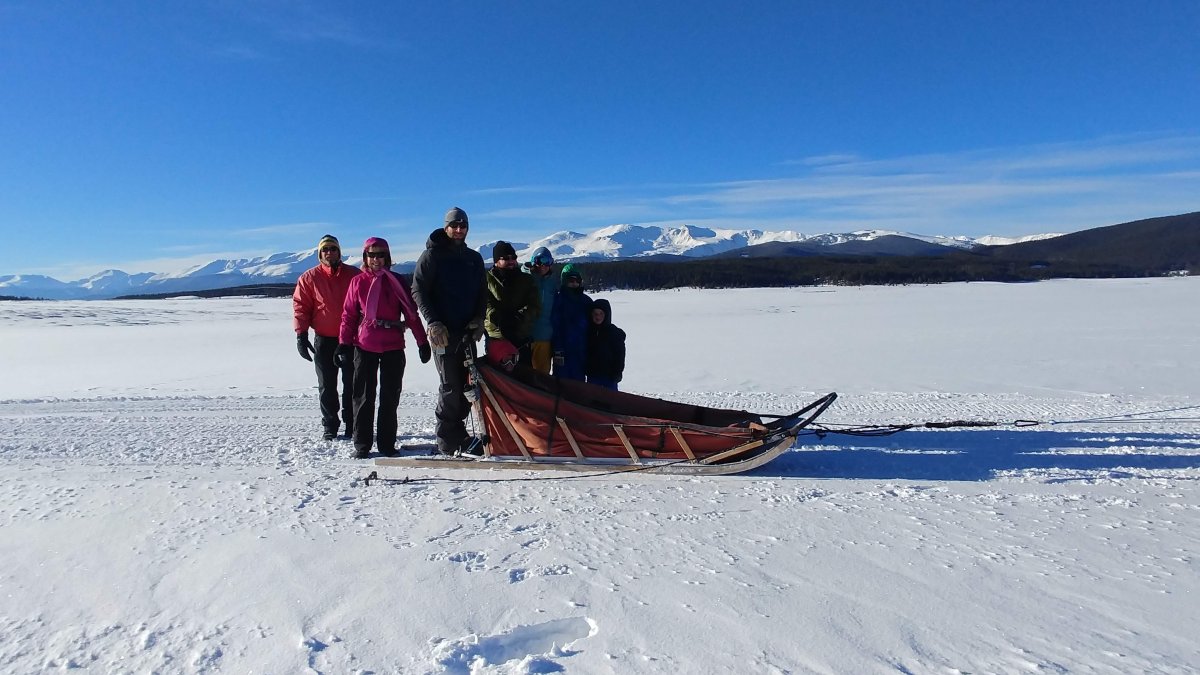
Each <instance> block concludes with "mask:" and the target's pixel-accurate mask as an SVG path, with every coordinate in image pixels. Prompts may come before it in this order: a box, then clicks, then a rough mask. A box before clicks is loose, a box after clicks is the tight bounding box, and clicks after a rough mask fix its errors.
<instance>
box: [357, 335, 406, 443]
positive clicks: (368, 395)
mask: <svg viewBox="0 0 1200 675" xmlns="http://www.w3.org/2000/svg"><path fill="white" fill-rule="evenodd" d="M404 363H405V358H404V350H403V349H395V350H392V351H390V352H384V353H382V354H377V353H375V352H368V351H363V350H362V349H360V348H358V347H355V348H354V449H355V450H357V451H358V452H359V453H364V454H365V453H367V452H370V450H371V441H372V440H374V441H375V444H376V446H377V447H378V448H379V451H380V452H390V451H392V450H397V449H398V448H397V447H396V408H398V407H399V406H400V390H401V387H403V384H404ZM376 384H378V385H379V422H378V428H377V429H376V425H375V424H372V419H371V418H372V417H374V413H375V386H376ZM372 431H376V432H377V433H374V434H373V433H372ZM372 436H374V439H372Z"/></svg>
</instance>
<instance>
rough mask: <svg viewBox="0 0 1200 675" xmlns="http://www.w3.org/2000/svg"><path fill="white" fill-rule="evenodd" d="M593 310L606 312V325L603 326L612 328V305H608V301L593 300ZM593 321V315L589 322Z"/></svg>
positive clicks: (589, 317) (602, 299)
mask: <svg viewBox="0 0 1200 675" xmlns="http://www.w3.org/2000/svg"><path fill="white" fill-rule="evenodd" d="M592 309H602V310H604V323H603V324H601V325H603V326H611V325H612V305H610V304H608V300H605V299H604V298H599V299H596V300H593V301H592ZM591 320H592V317H591V315H589V316H588V321H591Z"/></svg>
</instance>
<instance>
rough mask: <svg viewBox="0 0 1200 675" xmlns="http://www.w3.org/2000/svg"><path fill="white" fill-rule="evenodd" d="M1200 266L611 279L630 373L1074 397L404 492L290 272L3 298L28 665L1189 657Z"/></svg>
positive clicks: (1180, 662) (872, 402)
mask: <svg viewBox="0 0 1200 675" xmlns="http://www.w3.org/2000/svg"><path fill="white" fill-rule="evenodd" d="M1198 290H1200V286H1198V282H1197V281H1196V280H1194V279H1162V280H1129V281H1102V282H1100V281H1071V282H1053V283H1043V284H1026V285H1012V286H1006V285H998V284H963V285H948V286H935V287H907V288H846V289H777V290H739V291H678V292H661V293H626V292H621V293H611V294H603V295H604V296H605V297H609V298H610V299H611V300H612V301H613V305H614V318H615V319H616V322H617V323H618V324H619V325H621V326H622V328H624V329H625V330H626V331H627V332H628V333H629V335H630V359H629V361H630V372H629V374H628V376H627V378H626V384H628V386H629V388H630V389H631V390H635V391H639V392H644V393H650V394H655V395H661V396H664V397H669V398H675V399H680V400H687V401H693V402H697V403H703V404H707V405H721V406H729V407H739V408H746V409H751V410H758V411H763V412H782V411H789V410H791V409H795V408H797V407H799V406H800V405H801V404H802V403H804V402H806V401H807V400H809V399H811V398H813V397H814V396H815V395H817V394H819V393H824V392H825V391H826V390H835V389H836V390H838V391H839V392H841V393H842V398H841V399H839V400H838V402H837V403H836V404H835V405H834V407H833V408H832V409H830V411H829V413H828V414H827V415H828V417H827V420H826V421H828V422H830V423H846V424H852V423H855V424H856V423H864V424H878V423H907V422H924V421H927V420H946V419H970V420H998V421H1002V422H1012V421H1014V420H1018V419H1032V420H1039V421H1042V422H1044V424H1041V425H1039V426H1035V427H1031V428H1019V427H1016V426H1014V425H1012V424H1004V425H1001V426H998V427H994V428H985V429H960V430H949V431H910V432H905V433H902V434H899V435H895V436H889V437H883V438H855V437H847V436H836V435H831V436H825V437H823V438H818V437H815V436H810V437H805V438H802V439H801V444H799V445H797V447H796V448H795V449H794V451H793V452H790V453H787V454H785V455H784V456H783V457H782V458H780V459H779V460H777V461H776V462H774V463H772V464H770V465H768V466H766V467H764V468H763V469H761V470H759V471H758V472H757V473H755V474H751V475H745V476H733V477H723V478H720V477H718V478H713V477H709V478H687V477H665V476H649V475H632V476H631V475H621V476H604V477H595V476H587V475H584V476H577V475H575V474H548V475H534V474H520V473H517V474H515V475H514V474H513V472H510V471H504V472H480V471H454V470H443V471H423V470H422V471H399V472H398V471H395V470H393V472H392V473H390V474H387V475H389V476H390V477H393V478H405V477H407V478H409V479H411V481H410V482H408V483H400V482H391V483H378V484H375V485H372V486H371V487H369V488H364V487H363V486H362V483H361V478H362V477H363V476H365V475H366V473H367V467H366V466H365V465H364V464H363V463H361V462H355V461H352V460H350V459H348V458H349V456H350V452H351V447H350V444H349V443H348V442H346V441H335V442H333V443H325V442H322V441H320V440H319V431H320V424H319V419H318V415H317V414H316V401H315V393H314V391H313V384H314V382H315V378H314V377H313V375H312V372H311V366H310V365H309V364H308V363H307V362H304V361H301V360H300V359H299V357H298V356H297V355H296V354H295V351H294V347H293V340H292V338H291V331H290V324H289V321H288V317H289V312H290V308H289V306H288V302H287V301H286V300H268V299H242V300H176V301H161V302H94V303H6V304H0V314H2V316H0V335H2V336H3V345H4V350H3V354H4V356H3V359H4V363H3V366H4V372H5V373H6V374H7V377H6V379H5V380H4V381H3V383H0V457H2V458H3V462H2V464H0V533H2V536H0V555H2V559H3V560H4V565H3V566H0V635H4V636H5V639H4V640H3V641H0V671H3V672H34V671H43V670H58V669H69V668H86V669H89V670H91V671H94V672H115V671H119V672H151V671H159V672H198V671H199V672H211V671H221V672H243V671H252V670H253V671H263V672H306V671H308V672H328V673H340V672H418V673H551V672H562V671H566V672H586V673H593V672H612V673H631V672H632V673H682V672H691V673H695V672H756V673H757V672H762V673H773V672H774V673H784V672H892V671H899V672H1036V671H1050V672H1062V671H1082V672H1114V673H1115V672H1165V673H1175V672H1191V671H1194V670H1196V669H1197V668H1200V651H1198V648H1197V642H1196V640H1195V637H1194V626H1195V625H1198V624H1200V609H1197V607H1198V606H1200V603H1197V602H1196V597H1197V593H1198V592H1200V578H1198V575H1197V560H1196V551H1197V550H1200V547H1198V545H1197V544H1198V541H1197V538H1198V537H1200V535H1198V534H1197V533H1198V532H1200V495H1198V494H1197V489H1196V484H1197V479H1198V478H1200V424H1198V423H1197V421H1196V420H1197V418H1200V409H1198V408H1197V406H1200V392H1198V391H1197V384H1196V383H1197V382H1200V365H1198V364H1197V359H1196V354H1197V351H1198V350H1197V347H1198V346H1200V343H1198V338H1197V337H1196V336H1197V335H1198V334H1200V331H1197V330H1196V329H1197V325H1196V315H1195V313H1194V310H1193V309H1192V308H1193V307H1194V299H1195V297H1196V292H1197V291H1198ZM405 382H406V393H405V394H404V396H403V399H402V402H401V411H400V414H401V422H400V423H401V433H402V434H404V436H405V437H406V438H410V439H413V440H427V439H429V438H431V435H432V431H433V415H432V408H433V393H432V392H433V390H434V386H435V382H436V377H435V375H434V374H433V369H432V368H431V367H429V366H421V365H419V364H416V363H414V364H413V365H412V366H411V367H410V371H409V373H408V374H407V375H406V378H405ZM1132 413H1142V414H1138V415H1132ZM1051 422H1053V423H1051ZM567 476H570V477H569V478H568V477H567ZM555 477H557V479H555V480H546V479H547V478H555ZM524 479H529V480H524ZM489 481H491V482H489Z"/></svg>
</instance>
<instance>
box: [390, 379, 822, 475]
mask: <svg viewBox="0 0 1200 675" xmlns="http://www.w3.org/2000/svg"><path fill="white" fill-rule="evenodd" d="M468 361H469V362H468V367H469V369H470V370H471V372H472V379H473V380H474V382H473V384H474V385H475V391H474V392H473V393H474V398H475V399H476V400H475V401H474V405H475V406H476V408H477V412H478V413H479V414H480V416H481V417H482V420H483V424H484V427H485V428H484V429H483V430H482V431H483V434H482V436H481V440H483V454H482V456H481V457H472V458H461V459H456V458H453V457H438V458H431V457H425V458H423V457H396V458H379V459H376V460H375V464H376V465H377V466H402V467H421V468H427V467H435V466H436V467H458V466H461V467H471V468H489V469H491V468H514V469H525V470H530V469H534V470H538V469H548V470H556V471H569V470H584V471H597V470H611V471H646V472H648V473H667V474H699V475H720V474H732V473H739V472H742V471H749V470H750V469H754V468H757V467H759V466H762V465H764V464H766V463H767V462H770V461H771V460H773V459H775V458H776V457H778V456H779V455H781V454H782V453H784V452H785V451H787V450H788V449H789V448H791V447H792V445H793V443H794V442H795V439H796V436H797V435H798V434H799V432H800V430H801V429H803V428H805V427H806V426H808V425H809V424H811V423H812V422H813V420H815V419H816V418H817V417H818V416H820V415H821V413H823V412H824V411H825V409H826V408H828V407H829V406H830V405H831V404H832V403H833V401H834V400H835V399H836V398H837V394H835V393H830V394H826V395H825V396H822V397H821V398H819V399H817V400H815V401H813V402H812V403H810V404H808V405H807V406H805V407H804V408H802V409H800V410H798V411H796V412H794V413H792V414H790V415H787V416H784V417H779V418H777V419H773V420H772V421H769V422H765V421H764V420H763V416H760V415H757V414H755V413H751V412H746V411H743V410H726V409H721V408H708V407H705V406H699V405H691V404H686V403H676V402H673V401H666V400H662V399H657V398H651V397H648V396H639V395H637V394H630V393H626V392H618V391H612V390H610V389H605V388H603V387H597V386H595V385H590V384H586V383H583V382H577V381H573V380H563V379H558V378H554V377H550V376H548V375H543V374H541V373H537V372H535V371H532V370H530V369H528V368H523V367H517V368H516V369H515V370H514V371H513V372H512V373H509V372H505V371H504V370H502V369H500V368H497V367H494V366H492V365H491V364H490V363H488V362H485V361H483V360H480V361H478V362H475V363H471V362H470V361H471V360H470V359H468Z"/></svg>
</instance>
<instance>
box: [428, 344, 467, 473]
mask: <svg viewBox="0 0 1200 675" xmlns="http://www.w3.org/2000/svg"><path fill="white" fill-rule="evenodd" d="M451 344H457V345H458V347H457V348H447V349H446V353H444V354H440V355H435V356H434V365H435V366H436V367H437V371H438V375H439V376H440V377H441V381H442V383H441V387H440V388H439V389H438V402H437V409H436V410H434V416H435V417H437V441H438V449H439V450H441V451H442V452H446V453H453V452H455V451H457V450H458V447H459V445H460V444H461V443H462V441H463V439H464V438H466V437H467V428H466V425H465V424H463V420H464V419H465V418H466V417H467V415H468V414H470V412H471V407H470V404H469V403H467V399H466V397H465V396H463V390H464V389H465V388H466V384H467V368H466V366H465V365H463V360H464V358H465V357H466V355H465V353H464V351H463V350H464V346H463V345H462V343H461V342H460V341H455V342H452V343H451Z"/></svg>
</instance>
